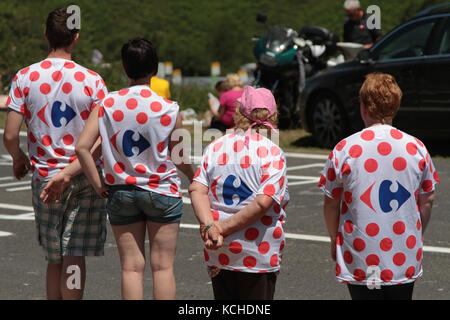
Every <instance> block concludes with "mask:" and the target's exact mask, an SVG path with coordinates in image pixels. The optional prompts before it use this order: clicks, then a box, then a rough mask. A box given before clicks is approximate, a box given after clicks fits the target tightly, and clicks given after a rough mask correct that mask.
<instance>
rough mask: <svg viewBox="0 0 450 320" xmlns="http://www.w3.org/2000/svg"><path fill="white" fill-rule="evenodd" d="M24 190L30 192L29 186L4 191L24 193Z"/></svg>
mask: <svg viewBox="0 0 450 320" xmlns="http://www.w3.org/2000/svg"><path fill="white" fill-rule="evenodd" d="M25 190H31V186H26V187H18V188H8V189H6V191H8V192H16V191H25Z"/></svg>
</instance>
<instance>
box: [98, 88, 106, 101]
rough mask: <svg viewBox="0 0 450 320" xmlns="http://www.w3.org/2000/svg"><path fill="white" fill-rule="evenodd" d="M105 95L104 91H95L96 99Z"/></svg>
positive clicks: (100, 98)
mask: <svg viewBox="0 0 450 320" xmlns="http://www.w3.org/2000/svg"><path fill="white" fill-rule="evenodd" d="M104 97H105V93H104V92H103V90H99V91H98V92H97V99H99V100H102V99H103V98H104Z"/></svg>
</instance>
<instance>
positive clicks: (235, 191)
mask: <svg viewBox="0 0 450 320" xmlns="http://www.w3.org/2000/svg"><path fill="white" fill-rule="evenodd" d="M236 179H237V178H236V177H235V176H234V175H229V176H228V177H227V178H226V179H225V182H224V183H223V190H222V196H223V200H224V202H225V204H226V205H228V206H231V205H233V204H234V201H233V198H234V197H235V196H237V197H238V199H239V201H238V203H237V204H240V203H241V202H242V201H244V200H245V199H247V198H248V197H250V196H251V195H252V193H253V192H252V191H251V190H250V189H249V187H247V186H246V185H245V183H244V182H243V181H242V180H241V181H240V184H239V186H238V187H235V186H234V182H235V181H236Z"/></svg>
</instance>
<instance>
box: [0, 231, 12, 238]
mask: <svg viewBox="0 0 450 320" xmlns="http://www.w3.org/2000/svg"><path fill="white" fill-rule="evenodd" d="M12 235H13V233H11V232H6V231H0V237H9V236H12Z"/></svg>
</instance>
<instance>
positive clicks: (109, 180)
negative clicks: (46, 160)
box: [76, 39, 194, 299]
mask: <svg viewBox="0 0 450 320" xmlns="http://www.w3.org/2000/svg"><path fill="white" fill-rule="evenodd" d="M122 62H123V66H124V69H125V72H126V73H127V75H128V77H129V78H130V86H129V87H127V88H124V89H122V90H120V91H117V92H112V93H110V94H108V95H106V97H105V98H104V99H103V100H102V102H101V103H100V104H99V105H98V106H97V107H96V108H95V109H94V112H93V113H92V114H91V116H90V117H89V119H88V123H87V125H86V127H85V129H84V130H83V132H82V134H81V137H80V140H79V141H78V143H77V146H76V151H77V154H78V157H79V159H80V162H81V165H82V167H83V170H84V171H85V173H86V175H87V176H88V177H89V180H90V182H91V184H92V185H93V186H94V188H95V190H96V191H97V193H98V194H101V195H103V196H104V197H108V202H107V211H108V216H109V220H110V222H111V226H112V229H113V231H114V236H115V239H116V242H117V246H118V250H119V255H120V261H121V265H122V298H123V299H143V278H144V269H145V265H146V261H145V255H144V253H145V249H144V246H145V236H146V230H148V233H149V242H150V266H151V269H152V273H153V296H154V298H155V299H175V277H174V273H173V264H174V259H175V251H176V246H177V240H178V229H179V223H180V220H181V216H182V204H183V201H182V198H181V193H180V178H179V176H178V173H177V170H176V169H177V168H178V169H180V170H181V171H182V172H183V173H184V174H185V175H186V176H187V177H188V179H189V181H192V178H193V176H194V171H193V168H192V166H191V165H190V164H184V163H183V162H182V161H174V162H173V161H172V159H171V158H170V157H169V156H170V154H171V151H172V149H173V148H174V147H175V146H176V144H177V143H179V141H172V140H171V136H172V132H173V131H174V130H176V129H177V128H180V127H181V117H180V114H179V106H178V104H177V103H176V102H172V101H169V100H166V99H164V98H162V97H160V96H158V95H157V94H156V93H155V92H154V91H152V90H151V89H150V86H149V83H150V78H151V76H152V75H154V74H156V72H157V68H158V58H157V56H156V52H155V50H154V49H153V46H152V44H151V43H150V42H149V41H147V40H145V39H134V40H131V41H129V42H128V43H126V44H125V45H124V46H123V48H122ZM99 136H100V138H101V140H102V154H103V160H104V172H105V181H103V180H102V179H101V177H100V176H99V174H98V173H97V171H96V170H95V167H94V162H93V159H92V156H91V154H90V152H89V150H90V149H91V148H92V145H93V144H94V143H95V141H96V140H97V139H98V137H99ZM179 155H180V156H181V160H182V159H183V158H182V154H181V152H180V154H179ZM174 160H175V158H174Z"/></svg>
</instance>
